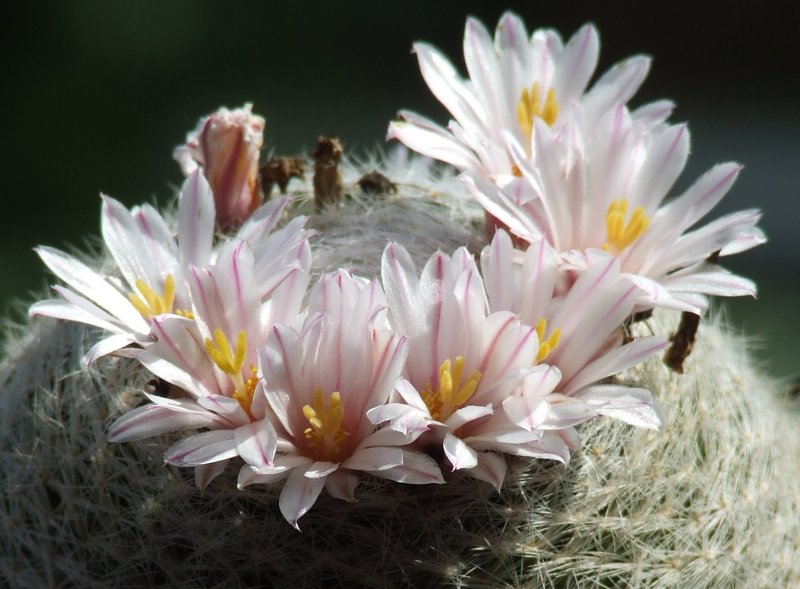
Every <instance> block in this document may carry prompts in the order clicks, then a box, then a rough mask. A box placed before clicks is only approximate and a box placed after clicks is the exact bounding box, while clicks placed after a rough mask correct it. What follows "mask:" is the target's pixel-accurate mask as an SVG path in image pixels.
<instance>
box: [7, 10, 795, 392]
mask: <svg viewBox="0 0 800 589" xmlns="http://www.w3.org/2000/svg"><path fill="white" fill-rule="evenodd" d="M506 8H511V9H513V10H515V11H517V12H518V13H520V14H521V15H522V16H523V17H524V18H525V20H526V22H527V23H528V26H529V27H530V28H536V27H542V26H552V27H555V28H557V29H559V30H560V31H561V32H562V34H563V35H564V36H569V35H570V34H572V32H574V31H575V30H576V29H577V28H578V27H579V26H580V25H581V24H582V23H584V22H586V21H593V22H594V23H595V24H596V25H597V26H598V28H599V30H600V35H601V61H600V67H599V71H603V70H605V69H606V68H607V67H608V66H610V65H611V64H612V63H614V62H616V61H617V60H619V59H622V58H624V57H626V56H629V55H631V54H634V53H647V54H650V55H652V56H654V58H655V62H654V67H653V69H652V71H651V74H650V77H649V79H648V81H647V82H646V83H645V85H644V87H643V88H642V90H641V91H640V93H639V94H638V95H637V96H636V98H635V100H634V104H641V103H643V102H646V101H649V100H653V99H656V98H662V97H667V98H671V99H673V100H675V101H676V102H677V103H678V109H677V111H676V113H675V115H674V117H673V120H676V121H681V120H688V121H689V122H690V127H691V129H692V138H693V154H692V157H691V158H690V162H689V165H688V167H687V170H686V171H685V172H684V174H683V176H682V177H681V180H680V181H679V183H678V186H677V187H676V188H677V190H681V189H682V188H683V187H685V186H687V185H688V184H689V183H690V182H691V181H692V180H693V179H694V178H696V177H697V176H698V175H699V174H700V173H702V172H703V171H704V170H705V169H707V168H708V167H710V166H711V165H713V164H714V163H716V162H719V161H725V160H737V161H741V162H743V163H745V165H746V169H745V172H744V173H743V175H742V176H741V177H740V179H739V181H738V182H737V184H736V186H735V187H734V188H733V190H732V191H731V193H730V194H729V195H728V197H726V199H725V201H724V202H723V205H722V206H721V207H720V208H719V210H718V211H717V212H716V213H714V214H715V215H720V214H723V213H724V212H728V211H732V210H736V209H741V208H750V207H760V208H762V209H763V210H764V212H765V217H764V220H763V227H764V228H765V229H766V231H767V233H768V235H769V237H770V242H769V243H768V244H767V245H765V246H762V247H761V248H758V249H757V250H754V251H752V252H749V253H746V254H743V255H740V256H736V258H734V259H731V261H730V262H728V264H727V266H728V267H729V268H731V269H732V270H734V271H735V272H738V273H742V274H745V275H747V276H750V277H752V278H754V279H756V280H757V281H758V283H759V286H760V295H759V301H758V302H755V301H752V300H736V301H733V302H732V303H726V306H727V309H726V312H727V314H728V316H729V317H730V318H731V319H732V321H733V322H734V323H735V325H736V326H737V328H739V329H743V330H745V331H746V332H747V333H749V334H752V338H753V341H754V345H755V347H756V353H757V354H758V356H759V358H761V359H762V361H763V363H764V366H765V367H766V368H768V369H770V370H771V371H772V372H773V373H775V374H777V375H780V376H787V377H788V376H792V375H797V373H798V371H800V368H798V363H797V361H798V357H797V356H798V347H797V345H796V343H795V341H796V337H797V334H798V331H800V330H799V329H798V328H800V319H798V313H797V311H796V308H795V306H794V305H795V303H797V302H798V296H797V292H798V290H797V287H798V275H800V255H799V254H800V237H798V232H799V230H798V229H797V228H796V224H797V219H798V213H800V199H799V198H798V196H800V195H799V194H798V192H799V191H800V171H799V170H800V161H798V157H799V156H800V115H799V114H798V98H800V92H798V89H800V75H799V74H800V71H798V70H800V67H799V66H798V57H800V40H798V30H800V18H799V17H798V8H797V7H796V5H795V4H793V3H788V2H773V3H770V2H759V3H748V4H741V5H739V4H737V3H731V2H718V3H716V2H715V3H703V4H701V3H697V2H694V3H689V2H660V3H657V4H656V3H650V2H614V3H604V2H538V1H528V2H511V1H509V2H506V3H498V2H488V1H485V2H476V1H460V2H456V1H440V2H432V1H430V0H428V1H422V0H406V1H404V2H402V3H391V2H376V1H372V2H363V1H354V2H348V3H341V4H337V3H333V2H317V1H306V2H258V3H256V2H211V1H208V0H194V1H188V0H171V1H169V2H158V1H154V0H147V1H142V0H139V1H137V2H122V1H108V0H106V1H103V2H100V1H82V2H64V1H49V2H30V3H23V2H18V3H14V4H13V5H12V7H10V8H7V9H4V19H3V20H4V26H3V34H2V36H0V46H1V47H2V51H1V52H0V60H1V61H0V63H1V64H2V73H3V81H4V90H3V92H2V93H0V95H1V96H0V106H2V111H1V112H2V113H3V116H4V120H3V122H2V124H1V125H0V127H1V128H2V129H3V141H0V149H1V150H2V152H1V153H0V187H1V188H0V190H2V194H0V203H2V205H0V206H2V219H3V220H4V222H5V230H4V231H2V232H0V244H1V245H0V247H2V256H0V272H1V273H2V274H1V275H2V281H0V308H2V314H3V316H5V317H8V316H11V317H12V318H13V317H17V318H18V317H20V316H21V314H22V313H23V312H24V309H25V308H26V305H27V303H29V302H30V301H31V300H33V298H34V296H35V295H37V294H40V293H42V292H44V287H45V284H46V283H47V281H48V280H49V277H47V276H45V272H44V270H43V267H42V264H41V263H40V262H39V261H38V259H37V258H36V256H35V255H34V254H33V252H32V248H33V247H34V246H35V245H37V244H40V243H46V244H50V245H55V246H59V247H68V246H79V247H85V243H86V240H87V236H91V235H96V234H97V233H98V231H99V215H98V212H99V204H100V203H99V199H98V196H97V195H98V194H99V192H100V191H103V192H105V193H107V194H110V195H112V196H115V197H117V198H119V199H120V200H122V201H123V202H125V203H126V204H128V205H132V204H135V203H139V202H143V201H157V202H159V203H166V202H167V201H168V200H169V198H170V196H171V195H172V193H173V189H174V187H175V186H176V185H177V184H178V183H179V182H180V180H181V176H180V173H179V170H178V168H177V165H176V164H175V163H174V162H173V161H172V159H171V152H172V148H173V147H174V146H175V145H176V144H178V143H180V142H181V141H182V140H183V139H184V137H185V134H186V132H187V131H188V130H189V129H191V128H193V127H194V125H195V124H196V121H197V119H198V118H199V117H200V116H201V115H203V114H206V113H208V112H210V111H212V110H214V109H215V108H217V107H218V106H221V105H226V106H229V107H234V106H238V105H241V104H242V103H244V102H246V101H251V102H254V103H255V110H256V111H257V112H259V113H260V114H263V115H265V116H266V117H267V120H268V131H267V148H268V149H269V148H277V149H278V150H279V151H280V152H281V153H283V154H291V153H302V152H303V151H305V150H306V148H307V146H309V145H311V144H313V142H314V140H315V138H316V137H317V135H318V134H320V133H328V134H337V135H339V136H340V137H342V138H343V140H344V141H345V143H346V145H347V146H348V148H349V150H350V151H351V152H353V151H356V152H361V153H363V152H364V151H367V150H369V149H372V148H374V147H375V146H377V145H380V144H382V143H383V138H384V135H385V132H386V125H387V123H388V121H389V120H390V119H391V118H392V117H393V116H394V114H395V113H396V111H397V110H398V109H400V108H410V109H413V110H416V111H418V112H420V113H424V114H427V115H428V116H431V117H432V118H434V119H437V120H439V121H440V122H445V121H446V114H445V111H444V110H443V109H442V108H441V106H440V105H439V104H438V103H437V102H436V101H435V99H434V98H433V97H432V96H431V95H430V94H429V93H428V91H427V88H426V86H425V84H424V82H423V81H422V78H421V77H420V75H419V72H418V69H417V65H416V60H415V58H414V57H413V56H412V55H411V54H410V47H411V43H412V42H413V41H416V40H426V41H429V42H432V43H434V44H436V45H438V46H439V47H440V48H441V49H442V50H443V51H444V52H445V53H446V54H448V55H449V56H451V58H452V59H453V60H454V62H455V63H457V64H458V65H459V67H461V66H462V64H463V61H462V60H461V48H460V45H461V38H462V34H463V25H464V19H465V17H466V15H468V14H472V15H475V16H477V17H479V18H481V19H482V20H483V21H484V22H485V23H487V25H488V26H489V27H490V28H494V25H495V23H496V22H497V19H498V17H499V16H500V14H501V13H502V11H503V10H504V9H506ZM12 301H16V302H12Z"/></svg>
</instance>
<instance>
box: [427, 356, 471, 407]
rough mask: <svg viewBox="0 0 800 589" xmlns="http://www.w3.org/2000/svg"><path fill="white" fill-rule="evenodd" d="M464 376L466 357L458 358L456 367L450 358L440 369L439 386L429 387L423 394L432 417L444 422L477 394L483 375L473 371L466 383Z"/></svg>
mask: <svg viewBox="0 0 800 589" xmlns="http://www.w3.org/2000/svg"><path fill="white" fill-rule="evenodd" d="M463 376H464V357H463V356H457V357H456V361H455V365H453V363H452V362H451V361H450V359H449V358H448V359H447V360H445V361H444V362H442V365H441V366H440V367H439V386H438V387H436V388H434V387H433V386H431V387H429V388H428V389H427V390H426V391H424V392H423V393H422V400H423V401H424V402H425V405H426V406H427V407H428V411H429V412H430V414H431V417H433V418H434V419H436V420H437V421H444V420H446V419H447V418H449V417H450V416H451V415H452V414H453V412H455V411H456V410H457V409H460V408H461V407H463V406H464V405H465V404H466V403H467V401H469V400H470V399H471V398H472V395H474V394H475V390H476V389H477V388H478V384H479V383H480V380H481V373H480V372H478V371H477V370H475V371H473V372H472V373H471V374H470V375H469V377H468V378H467V380H466V382H463V383H462V382H461V381H462V378H463Z"/></svg>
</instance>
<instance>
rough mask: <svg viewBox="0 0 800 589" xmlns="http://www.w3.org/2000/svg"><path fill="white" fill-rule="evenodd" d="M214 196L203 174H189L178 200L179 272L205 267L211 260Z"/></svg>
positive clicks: (195, 172) (199, 172)
mask: <svg viewBox="0 0 800 589" xmlns="http://www.w3.org/2000/svg"><path fill="white" fill-rule="evenodd" d="M214 219H215V209H214V195H213V194H212V193H211V186H209V184H208V180H206V177H205V175H204V174H203V171H202V170H200V169H197V170H195V171H194V172H192V173H191V174H190V175H189V176H188V177H187V178H186V180H185V181H184V183H183V187H182V188H181V194H180V197H179V199H178V238H179V240H180V241H179V243H178V247H179V248H180V262H181V268H182V269H185V268H188V267H189V266H190V265H192V266H201V267H202V266H205V265H206V264H207V263H208V262H209V261H210V260H211V244H212V240H213V239H214Z"/></svg>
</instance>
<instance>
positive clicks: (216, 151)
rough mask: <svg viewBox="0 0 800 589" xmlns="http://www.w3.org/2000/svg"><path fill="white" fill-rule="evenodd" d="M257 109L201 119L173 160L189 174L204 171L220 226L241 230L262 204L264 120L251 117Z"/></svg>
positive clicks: (223, 110) (222, 110) (221, 112)
mask: <svg viewBox="0 0 800 589" xmlns="http://www.w3.org/2000/svg"><path fill="white" fill-rule="evenodd" d="M252 107H253V105H252V104H249V103H248V104H245V105H244V106H243V107H242V108H237V109H234V110H228V109H227V108H225V107H222V108H220V109H219V110H217V111H216V112H215V113H212V114H211V115H209V116H207V117H204V118H202V119H200V122H199V123H198V125H197V128H196V129H195V130H194V131H191V132H190V133H189V134H188V135H187V136H186V144H185V145H180V146H178V147H176V148H175V151H174V152H173V157H174V158H175V160H177V162H178V164H180V166H181V170H182V171H183V173H184V174H187V175H188V174H190V173H191V172H192V171H194V170H195V169H196V168H197V167H198V165H199V166H202V168H203V173H204V174H205V177H206V179H207V180H208V183H209V184H210V185H211V189H212V190H213V192H214V203H215V205H216V220H217V225H218V226H219V227H220V228H221V229H223V230H226V229H231V228H234V227H237V226H238V225H241V224H242V222H244V221H245V220H246V219H247V218H248V217H249V216H250V214H251V213H252V212H253V211H254V210H255V209H256V208H257V207H258V206H259V205H260V204H261V202H262V201H263V198H264V197H263V194H262V192H261V185H260V182H259V177H258V159H259V154H260V150H261V145H262V144H263V142H264V127H265V126H266V122H265V121H264V119H263V117H260V116H258V115H254V114H253V113H252V110H251V109H252Z"/></svg>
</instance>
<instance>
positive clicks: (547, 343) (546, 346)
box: [536, 319, 561, 364]
mask: <svg viewBox="0 0 800 589" xmlns="http://www.w3.org/2000/svg"><path fill="white" fill-rule="evenodd" d="M546 332H547V320H545V319H539V322H538V323H537V324H536V335H537V336H539V353H538V354H536V363H537V364H538V363H539V362H541V361H542V360H544V359H545V358H547V356H549V355H550V352H552V351H553V350H555V349H556V346H557V345H558V342H560V341H561V330H560V329H554V330H553V332H552V333H551V334H550V337H548V338H547V339H545V337H544V336H545V333H546Z"/></svg>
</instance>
